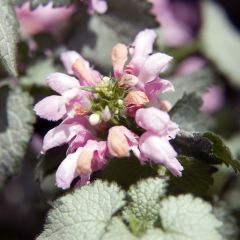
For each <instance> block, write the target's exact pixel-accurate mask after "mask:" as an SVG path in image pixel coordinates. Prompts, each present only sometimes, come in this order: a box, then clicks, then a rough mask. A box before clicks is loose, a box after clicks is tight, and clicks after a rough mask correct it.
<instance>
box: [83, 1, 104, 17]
mask: <svg viewBox="0 0 240 240" xmlns="http://www.w3.org/2000/svg"><path fill="white" fill-rule="evenodd" d="M87 5H88V13H89V14H93V13H94V12H97V13H100V14H103V13H105V12H106V11H107V2H106V1H105V0H88V2H87Z"/></svg>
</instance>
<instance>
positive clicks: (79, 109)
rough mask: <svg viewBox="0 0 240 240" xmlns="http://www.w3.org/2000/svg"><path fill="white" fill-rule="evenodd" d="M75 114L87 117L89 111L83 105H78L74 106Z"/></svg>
mask: <svg viewBox="0 0 240 240" xmlns="http://www.w3.org/2000/svg"><path fill="white" fill-rule="evenodd" d="M74 113H75V115H79V116H83V115H86V114H87V113H88V111H87V109H86V108H84V107H83V106H82V105H80V104H78V105H75V106H74Z"/></svg>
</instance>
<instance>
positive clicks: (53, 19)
mask: <svg viewBox="0 0 240 240" xmlns="http://www.w3.org/2000/svg"><path fill="white" fill-rule="evenodd" d="M75 10H76V9H75V7H74V6H73V5H71V6H69V7H60V8H53V6H52V3H49V4H48V5H46V6H39V7H38V8H37V9H35V10H33V11H32V10H31V9H30V3H29V2H27V3H24V4H23V5H22V6H20V7H15V11H16V15H17V18H18V20H19V23H20V30H21V32H22V33H24V34H26V35H35V34H38V33H42V32H53V31H56V29H58V28H59V26H61V27H62V25H63V24H65V23H66V21H67V20H68V19H69V18H70V17H71V15H72V14H73V13H74V12H75Z"/></svg>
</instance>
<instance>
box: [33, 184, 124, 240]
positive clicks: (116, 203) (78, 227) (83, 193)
mask: <svg viewBox="0 0 240 240" xmlns="http://www.w3.org/2000/svg"><path fill="white" fill-rule="evenodd" d="M123 198H124V192H123V191H121V190H120V188H119V187H118V186H117V185H116V184H111V185H109V184H107V183H104V182H101V181H96V182H94V183H93V184H91V185H89V186H84V187H82V188H80V189H78V190H75V191H74V192H73V193H71V194H67V195H65V196H63V197H61V198H59V199H58V200H56V201H55V202H54V204H53V209H52V210H50V212H49V213H48V217H47V220H46V224H45V227H44V231H43V232H42V233H41V235H40V236H39V237H38V238H37V239H38V240H44V239H46V240H57V239H59V240H60V239H61V240H63V239H68V240H81V239H83V240H96V239H100V238H101V237H102V236H103V234H104V233H105V228H106V227H107V225H108V224H109V222H110V220H111V218H112V215H113V214H114V213H115V212H116V211H117V210H119V209H120V208H121V207H122V206H123V204H124V200H123Z"/></svg>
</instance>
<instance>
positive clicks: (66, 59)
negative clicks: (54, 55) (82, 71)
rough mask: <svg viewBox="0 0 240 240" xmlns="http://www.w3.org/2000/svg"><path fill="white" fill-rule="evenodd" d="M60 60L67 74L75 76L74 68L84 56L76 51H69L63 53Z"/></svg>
mask: <svg viewBox="0 0 240 240" xmlns="http://www.w3.org/2000/svg"><path fill="white" fill-rule="evenodd" d="M60 58H61V61H62V63H63V65H64V67H65V69H66V71H67V73H68V74H71V75H73V70H72V66H73V64H74V63H75V62H76V61H77V59H79V58H80V59H82V56H81V55H80V54H79V53H78V52H76V51H67V52H63V53H61V56H60Z"/></svg>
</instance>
